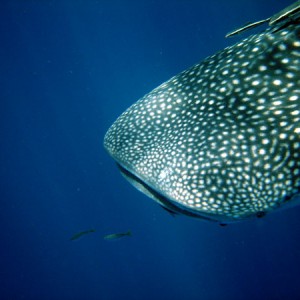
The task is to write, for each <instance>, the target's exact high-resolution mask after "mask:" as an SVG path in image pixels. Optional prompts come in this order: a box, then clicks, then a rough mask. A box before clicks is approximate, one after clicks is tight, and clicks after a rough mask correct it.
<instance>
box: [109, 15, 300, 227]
mask: <svg viewBox="0 0 300 300" xmlns="http://www.w3.org/2000/svg"><path fill="white" fill-rule="evenodd" d="M104 145H105V148H106V149H107V151H108V152H109V154H110V155H111V156H112V157H113V158H114V160H115V161H116V162H117V163H118V164H119V165H120V168H121V171H122V173H123V174H124V175H125V177H126V178H127V179H129V181H130V182H131V183H132V184H134V185H135V186H136V187H137V188H138V189H140V190H141V191H143V192H145V193H146V194H147V195H148V196H150V197H152V198H153V199H155V200H156V201H158V202H159V203H160V204H161V205H163V206H164V207H165V208H167V209H169V210H171V211H174V212H177V213H182V214H186V215H189V216H194V217H195V216H196V217H199V218H204V219H208V220H213V221H219V222H222V223H224V222H225V223H226V222H232V221H238V220H242V219H245V218H248V217H251V216H258V217H261V216H264V215H265V214H266V213H267V212H269V211H273V210H275V209H277V208H279V207H281V206H284V205H283V204H286V203H291V202H293V201H295V200H294V199H295V198H297V197H296V196H297V195H298V194H299V191H300V176H299V173H300V159H299V154H300V151H299V149H300V24H299V22H295V21H293V23H291V24H288V23H287V24H285V25H284V26H281V27H280V26H278V27H271V28H269V29H267V30H266V31H264V32H262V33H260V34H255V35H252V36H250V37H248V38H246V39H244V40H242V41H240V42H238V43H237V44H235V45H233V46H230V47H228V48H226V49H224V50H222V51H220V52H218V53H216V54H215V55H212V56H210V57H208V58H207V59H205V60H204V61H203V62H201V63H199V64H196V65H195V66H193V67H191V68H190V69H188V70H186V71H184V72H182V73H180V74H178V75H177V76H175V77H173V78H171V79H170V80H169V81H167V82H165V83H164V84H162V85H161V86H159V87H158V88H156V89H154V90H153V91H152V92H150V93H149V94H147V95H145V96H144V97H143V98H141V99H140V100H139V101H137V102H136V103H135V104H133V105H132V106H131V107H130V108H129V109H127V110H126V111H125V112H124V113H123V114H122V115H121V116H120V117H119V118H118V119H117V121H116V122H115V123H113V125H112V126H111V128H110V129H109V130H108V132H107V133H106V135H105V139H104Z"/></svg>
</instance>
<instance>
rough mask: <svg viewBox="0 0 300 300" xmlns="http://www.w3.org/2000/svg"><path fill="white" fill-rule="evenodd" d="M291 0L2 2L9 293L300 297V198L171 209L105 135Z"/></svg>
mask: <svg viewBox="0 0 300 300" xmlns="http://www.w3.org/2000/svg"><path fill="white" fill-rule="evenodd" d="M292 2H293V1H284V0H280V1H271V0H266V1H262V0H251V1H250V0H247V1H246V0H228V1H225V0H219V1H218V0H211V1H200V0H174V1H170V0H167V1H160V0H143V1H141V0H123V1H122V0H99V1H96V0H85V1H84V0H61V1H58V0H57V1H56V0H54V1H47V0H41V1H37V0H19V1H17V0H11V1H2V2H1V5H0V6H1V9H0V31H1V46H0V64H1V65H0V95H1V102H0V105H1V107H0V109H1V110H0V113H1V118H0V122H1V125H0V132H1V136H0V139H1V152H0V154H1V155H0V176H1V185H0V186H1V187H0V188H1V190H0V192H1V194H0V195H1V198H0V204H1V208H0V228H1V231H0V241H1V244H0V299H45V300H46V299H52V300H53V299H74V300H75V299H88V300H89V299H91V300H93V299H99V300H112V299H114V300H115V299H130V300H136V299H138V300H140V299H165V300H169V299H170V300H171V299H172V300H179V299H190V300H195V299H201V300H207V299H223V300H227V299H228V300H239V299H300V284H299V269H300V207H295V208H291V209H288V210H284V211H280V212H277V213H274V214H270V215H268V216H267V217H265V218H263V219H257V220H250V221H245V222H241V223H237V224H231V225H229V226H226V227H221V226H218V225H217V224H215V223H208V222H203V221H199V220H196V219H191V218H188V217H184V216H177V217H172V216H171V215H169V214H168V213H167V212H166V211H164V210H162V209H161V208H160V207H159V206H158V205H157V204H155V203H154V201H152V200H150V199H148V198H147V197H146V196H144V195H143V194H141V193H140V192H138V191H136V190H135V189H134V188H133V187H132V186H131V185H129V184H128V183H127V182H126V181H125V180H124V179H123V177H122V176H121V175H120V174H119V171H118V170H117V168H116V166H115V164H114V162H113V160H112V159H111V158H110V157H109V156H108V154H107V153H106V152H105V150H104V149H103V145H102V143H103V136H104V134H105V132H106V130H107V129H108V127H109V126H110V125H111V124H112V122H113V121H114V120H115V119H116V118H117V117H118V116H119V115H120V114H121V113H122V112H123V111H124V110H125V109H126V108H127V107H129V106H130V105H131V104H132V103H133V102H135V101H136V100H137V99H138V98H140V97H141V96H143V95H144V94H145V93H147V92H149V91H150V90H152V89H153V88H155V87H156V86H157V85H159V84H160V83H162V82H163V81H165V80H167V79H169V78H170V77H171V76H173V75H175V74H177V73H178V72H180V71H182V70H184V69H186V68H187V67H189V66H191V65H193V64H195V63H197V62H199V61H201V60H202V59H204V58H205V57H206V56H208V55H210V54H213V53H215V52H216V51H217V50H220V49H222V48H224V47H225V46H227V45H230V44H232V43H235V42H237V41H238V40H239V39H241V38H243V37H245V36H247V35H248V33H247V34H245V35H243V36H239V37H236V38H232V39H225V38H224V35H225V34H226V33H227V32H229V31H231V30H232V29H234V28H236V27H238V26H240V25H243V24H244V23H246V22H248V21H256V20H260V19H263V18H266V17H268V16H270V15H272V14H273V13H276V12H277V11H279V10H280V9H282V8H284V7H285V6H287V5H289V4H290V3H292ZM249 34H250V33H249ZM91 228H93V229H95V230H96V232H95V233H91V234H88V235H85V236H83V237H82V238H81V239H78V240H76V241H70V238H71V237H72V236H73V235H74V234H76V233H78V232H80V231H82V230H88V229H91ZM127 230H131V231H132V237H126V238H123V239H120V240H116V241H107V240H104V239H103V236H104V235H106V234H109V233H116V232H124V231H127Z"/></svg>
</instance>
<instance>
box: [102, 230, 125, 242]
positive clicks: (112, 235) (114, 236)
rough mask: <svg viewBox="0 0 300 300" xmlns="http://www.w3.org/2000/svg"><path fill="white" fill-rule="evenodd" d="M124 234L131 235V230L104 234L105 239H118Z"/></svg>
mask: <svg viewBox="0 0 300 300" xmlns="http://www.w3.org/2000/svg"><path fill="white" fill-rule="evenodd" d="M124 236H131V231H127V232H123V233H112V234H107V235H105V236H104V239H105V240H116V239H120V238H122V237H124Z"/></svg>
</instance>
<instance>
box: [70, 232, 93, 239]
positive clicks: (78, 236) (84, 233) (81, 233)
mask: <svg viewBox="0 0 300 300" xmlns="http://www.w3.org/2000/svg"><path fill="white" fill-rule="evenodd" d="M92 232H96V230H95V229H89V230H85V231H80V232H78V233H76V234H74V235H73V236H72V237H71V238H70V240H71V241H75V240H78V239H79V238H81V237H82V236H83V235H86V234H89V233H92Z"/></svg>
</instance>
